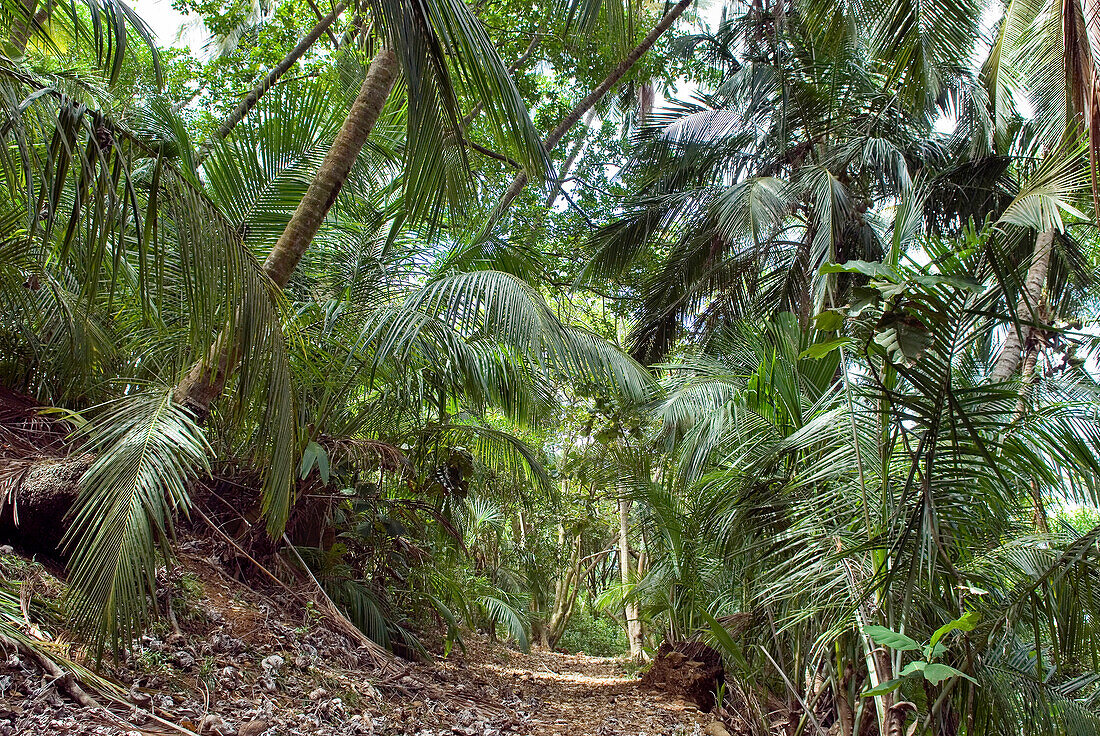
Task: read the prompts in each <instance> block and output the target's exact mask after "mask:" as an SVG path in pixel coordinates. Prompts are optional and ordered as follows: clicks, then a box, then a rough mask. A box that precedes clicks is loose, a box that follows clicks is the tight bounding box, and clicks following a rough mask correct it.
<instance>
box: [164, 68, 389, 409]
mask: <svg viewBox="0 0 1100 736" xmlns="http://www.w3.org/2000/svg"><path fill="white" fill-rule="evenodd" d="M397 73H398V61H397V55H396V54H395V53H394V52H393V51H391V50H390V49H387V48H384V49H382V50H381V51H379V52H378V55H377V56H375V57H374V60H373V61H372V62H371V65H370V68H369V69H368V70H367V76H366V78H365V79H364V80H363V86H362V88H361V89H360V90H359V95H358V96H357V97H356V98H355V102H353V103H352V105H351V110H350V111H349V112H348V116H347V119H345V120H344V124H343V126H342V127H341V128H340V132H339V133H337V134H336V139H335V140H334V141H333V142H332V147H331V148H329V151H328V154H327V155H326V156H325V159H324V161H322V162H321V167H320V168H319V169H318V170H317V173H316V175H315V176H314V177H313V182H312V183H310V185H309V189H307V190H306V193H305V196H304V197H302V201H301V202H299V203H298V209H296V210H295V211H294V215H293V216H292V217H291V218H290V222H289V223H287V226H286V229H285V230H284V231H283V234H282V235H281V236H279V240H278V242H277V243H276V244H275V247H274V248H272V249H271V253H270V254H268V256H267V260H266V261H264V266H263V268H264V272H265V273H266V274H267V275H268V276H269V277H270V278H271V280H272V281H274V282H275V283H276V284H278V285H279V286H280V287H284V286H286V284H287V282H288V281H290V276H291V274H292V273H294V269H295V268H296V267H297V266H298V262H299V261H300V260H301V259H302V255H303V254H304V253H305V252H306V249H307V248H309V245H310V243H312V242H313V238H314V236H315V235H316V234H317V231H318V230H319V229H320V227H321V223H322V222H323V221H324V219H325V216H326V215H327V214H328V212H329V210H330V209H332V205H333V203H334V202H335V201H336V197H337V195H338V194H339V193H340V189H341V187H343V186H344V182H345V181H347V178H348V174H349V173H350V171H351V167H352V165H353V164H354V163H355V159H356V158H357V157H358V156H359V152H360V151H361V150H363V145H364V144H365V143H366V142H367V137H368V136H369V135H370V132H371V130H372V129H373V128H374V124H375V123H376V122H377V121H378V116H379V115H380V114H381V113H382V107H383V106H384V105H385V104H386V99H387V98H388V97H389V94H390V90H391V89H392V88H393V84H394V81H395V80H396V79H397ZM228 334H229V333H228V332H223V333H222V334H221V335H220V336H219V337H218V339H217V340H215V341H214V345H213V346H211V348H210V353H209V354H208V355H207V358H206V360H204V361H201V362H199V363H196V364H195V365H194V366H192V367H191V370H189V371H188V372H187V375H186V376H184V378H183V380H182V381H180V384H179V386H177V387H176V393H175V399H176V401H177V403H179V404H181V405H183V406H185V407H187V408H188V409H190V410H191V411H192V412H194V413H195V416H197V417H198V418H199V419H205V417H206V416H207V415H208V414H209V412H210V405H211V403H213V401H214V400H215V399H216V398H217V397H218V396H220V395H221V393H222V391H223V390H224V389H225V384H226V381H227V380H228V379H229V374H230V373H232V372H233V369H235V368H236V367H237V363H238V362H240V352H239V349H238V348H237V347H236V345H235V342H234V339H233V338H232V337H227V335H228Z"/></svg>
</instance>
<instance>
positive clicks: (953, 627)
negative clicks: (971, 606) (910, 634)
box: [928, 611, 980, 647]
mask: <svg viewBox="0 0 1100 736" xmlns="http://www.w3.org/2000/svg"><path fill="white" fill-rule="evenodd" d="M979 618H980V616H979V615H978V612H977V611H969V612H967V613H964V614H963V615H962V616H959V617H958V618H957V619H955V620H954V621H950V622H948V623H946V624H944V625H943V626H941V627H939V628H938V629H936V633H934V634H932V638H931V640H929V642H928V643H929V644H931V645H932V647H935V646H936V644H938V643H939V641H940V639H942V638H943V637H945V636H947V635H948V634H950V633H951V632H952V631H973V630H974V628H975V627H976V626H977V625H978V619H979Z"/></svg>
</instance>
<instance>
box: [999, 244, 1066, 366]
mask: <svg viewBox="0 0 1100 736" xmlns="http://www.w3.org/2000/svg"><path fill="white" fill-rule="evenodd" d="M1054 236H1055V232H1054V230H1044V231H1043V232H1041V233H1039V234H1038V235H1037V236H1036V237H1035V250H1034V253H1033V255H1032V257H1031V266H1029V267H1028V269H1027V277H1026V278H1025V279H1024V285H1023V288H1022V289H1021V290H1020V299H1019V301H1018V302H1017V304H1016V319H1017V323H1016V324H1013V325H1011V327H1010V329H1009V330H1008V334H1007V335H1005V341H1004V344H1003V345H1001V352H1000V353H999V354H998V355H997V362H996V363H995V364H994V366H993V372H992V373H991V374H990V380H991V381H992V382H993V383H1002V382H1004V381H1007V380H1008V379H1009V378H1011V377H1012V376H1013V374H1014V373H1015V372H1016V369H1017V368H1018V367H1019V365H1020V356H1021V351H1022V348H1023V344H1024V339H1025V337H1024V336H1025V335H1030V334H1031V330H1032V329H1033V328H1031V327H1025V326H1022V325H1020V324H1019V320H1020V319H1021V315H1023V314H1029V315H1031V317H1032V318H1031V319H1030V320H1029V321H1030V322H1039V321H1040V316H1039V311H1040V310H1039V300H1040V298H1041V297H1042V293H1043V285H1044V284H1045V283H1046V280H1047V271H1049V270H1050V255H1051V253H1052V252H1053V251H1054Z"/></svg>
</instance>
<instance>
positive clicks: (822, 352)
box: [798, 337, 852, 360]
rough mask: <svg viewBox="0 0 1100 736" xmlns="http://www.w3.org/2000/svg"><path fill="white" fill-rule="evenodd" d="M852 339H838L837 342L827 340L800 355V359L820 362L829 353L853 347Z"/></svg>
mask: <svg viewBox="0 0 1100 736" xmlns="http://www.w3.org/2000/svg"><path fill="white" fill-rule="evenodd" d="M851 344H852V338H850V337H838V338H836V339H835V340H827V341H826V342H819V343H815V344H814V345H811V346H810V347H808V348H806V349H805V350H803V351H802V352H801V353H799V354H798V357H799V359H800V360H801V359H802V358H810V359H811V360H820V359H821V358H824V357H825V356H826V355H828V354H829V353H831V352H833V351H834V350H837V349H839V348H842V347H844V346H845V345H851Z"/></svg>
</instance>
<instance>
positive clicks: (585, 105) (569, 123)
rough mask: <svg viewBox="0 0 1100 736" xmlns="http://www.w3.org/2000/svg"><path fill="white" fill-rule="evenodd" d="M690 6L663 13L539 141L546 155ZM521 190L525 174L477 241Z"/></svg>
mask: <svg viewBox="0 0 1100 736" xmlns="http://www.w3.org/2000/svg"><path fill="white" fill-rule="evenodd" d="M692 2H694V0H680V2H678V3H677V4H676V5H674V6H673V7H672V9H671V10H669V11H668V12H667V13H665V15H664V17H663V18H661V20H660V22H659V23H657V25H656V26H654V28H653V30H652V31H650V32H649V34H648V35H647V36H646V37H645V38H643V39H642V42H641V43H639V44H638V45H637V46H635V47H634V49H633V50H632V51H631V52H630V53H629V54H627V55H626V58H624V59H623V60H622V61H620V62H619V64H618V66H616V67H615V68H614V69H612V70H611V73H610V74H608V75H607V76H606V77H605V78H604V80H603V81H602V82H600V84H599V86H597V87H596V89H594V90H592V91H591V92H590V93H589V94H588V96H587V97H585V98H584V99H583V100H581V101H580V102H578V103H577V105H576V107H574V108H573V109H572V111H570V113H569V114H568V115H566V116H565V117H564V118H563V119H562V121H561V122H560V123H558V126H557V127H556V128H554V129H553V130H552V131H550V134H549V135H548V136H546V140H545V141H543V144H542V147H543V148H544V149H546V151H547V152H550V151H552V150H553V149H554V147H555V146H557V145H558V143H559V142H560V141H561V139H562V138H564V137H565V134H566V133H568V132H569V129H570V128H572V127H573V126H574V125H576V124H577V122H578V121H579V120H580V119H581V118H582V117H583V116H584V114H585V113H586V112H588V111H589V110H590V109H592V107H594V106H595V104H596V103H597V102H599V101H600V100H601V99H603V97H604V95H606V94H607V93H608V92H609V91H610V90H611V88H612V87H614V86H615V85H616V84H618V82H619V80H621V79H622V78H623V77H624V76H626V73H627V72H629V71H630V70H631V69H632V68H633V67H634V65H635V64H637V63H638V60H639V59H641V58H642V57H643V56H645V54H646V52H647V51H649V50H650V49H651V48H653V44H655V43H657V39H659V38H660V37H661V36H662V35H664V33H665V31H667V30H668V29H669V28H671V27H672V24H673V23H675V22H676V19H677V18H679V17H680V16H681V15H683V13H684V11H685V10H687V9H688V7H689V6H690V5H691V4H692ZM525 186H527V174H526V172H520V173H519V174H516V178H515V179H513V180H512V184H511V186H509V187H508V191H506V192H505V193H504V196H503V197H501V199H500V202H498V203H497V206H496V208H495V209H494V210H493V212H492V213H491V214H490V215H489V218H488V219H487V220H486V222H485V226H484V227H483V228H482V231H481V236H480V237H484V236H486V235H488V234H489V233H490V232H491V231H492V229H493V228H494V227H495V226H496V224H497V222H498V221H499V220H500V217H501V215H503V214H504V211H505V210H507V209H508V207H509V206H510V205H511V204H512V202H513V201H514V200H515V198H516V197H517V196H519V193H520V192H522V191H523V188H524V187H525Z"/></svg>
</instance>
